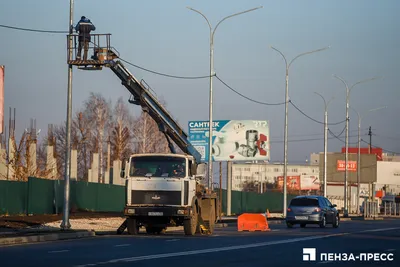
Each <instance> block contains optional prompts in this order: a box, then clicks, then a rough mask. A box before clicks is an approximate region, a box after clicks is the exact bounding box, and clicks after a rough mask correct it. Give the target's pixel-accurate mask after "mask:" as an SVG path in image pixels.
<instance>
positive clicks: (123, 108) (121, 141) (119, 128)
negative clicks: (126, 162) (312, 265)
mask: <svg viewBox="0 0 400 267" xmlns="http://www.w3.org/2000/svg"><path fill="white" fill-rule="evenodd" d="M112 121H113V123H112V128H111V130H112V131H111V138H110V139H111V151H112V152H111V160H112V161H113V160H118V159H119V160H122V159H123V158H126V157H128V156H129V154H131V153H132V151H133V149H132V142H131V139H132V134H131V132H130V131H129V129H130V128H131V127H132V125H133V124H134V119H133V116H132V115H131V114H129V110H128V107H127V105H126V104H125V103H124V102H123V99H122V97H121V98H119V99H118V101H117V103H116V104H115V106H114V110H113V118H112Z"/></svg>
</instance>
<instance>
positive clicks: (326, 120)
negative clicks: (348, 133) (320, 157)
mask: <svg viewBox="0 0 400 267" xmlns="http://www.w3.org/2000/svg"><path fill="white" fill-rule="evenodd" d="M314 94H317V95H319V96H320V97H321V98H322V100H323V101H324V105H325V113H324V197H326V196H327V183H328V178H327V176H328V174H327V173H328V171H327V168H328V167H327V166H328V155H327V154H328V106H329V103H330V102H331V101H332V100H333V97H332V98H331V99H330V100H329V101H328V102H327V101H326V100H325V98H324V97H323V96H322V95H321V94H319V93H317V92H314Z"/></svg>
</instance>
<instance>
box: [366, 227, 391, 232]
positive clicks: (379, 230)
mask: <svg viewBox="0 0 400 267" xmlns="http://www.w3.org/2000/svg"><path fill="white" fill-rule="evenodd" d="M383 229H385V230H383ZM396 229H399V228H398V227H394V228H382V229H371V230H364V231H362V232H360V233H367V232H381V231H389V230H396Z"/></svg>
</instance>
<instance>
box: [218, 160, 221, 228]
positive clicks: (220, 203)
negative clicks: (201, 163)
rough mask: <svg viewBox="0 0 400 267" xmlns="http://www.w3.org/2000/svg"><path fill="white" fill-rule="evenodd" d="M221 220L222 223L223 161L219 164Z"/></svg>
mask: <svg viewBox="0 0 400 267" xmlns="http://www.w3.org/2000/svg"><path fill="white" fill-rule="evenodd" d="M218 205H219V214H218V216H219V220H220V221H222V216H221V215H222V161H220V162H219V203H218Z"/></svg>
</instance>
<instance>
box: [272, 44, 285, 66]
mask: <svg viewBox="0 0 400 267" xmlns="http://www.w3.org/2000/svg"><path fill="white" fill-rule="evenodd" d="M270 47H271V49H273V50H275V51H276V52H278V53H279V54H280V55H281V56H282V57H283V60H284V61H285V65H286V71H287V70H288V63H287V60H286V57H285V55H284V54H283V53H282V52H281V51H279V50H278V49H276V48H275V47H273V46H270Z"/></svg>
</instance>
